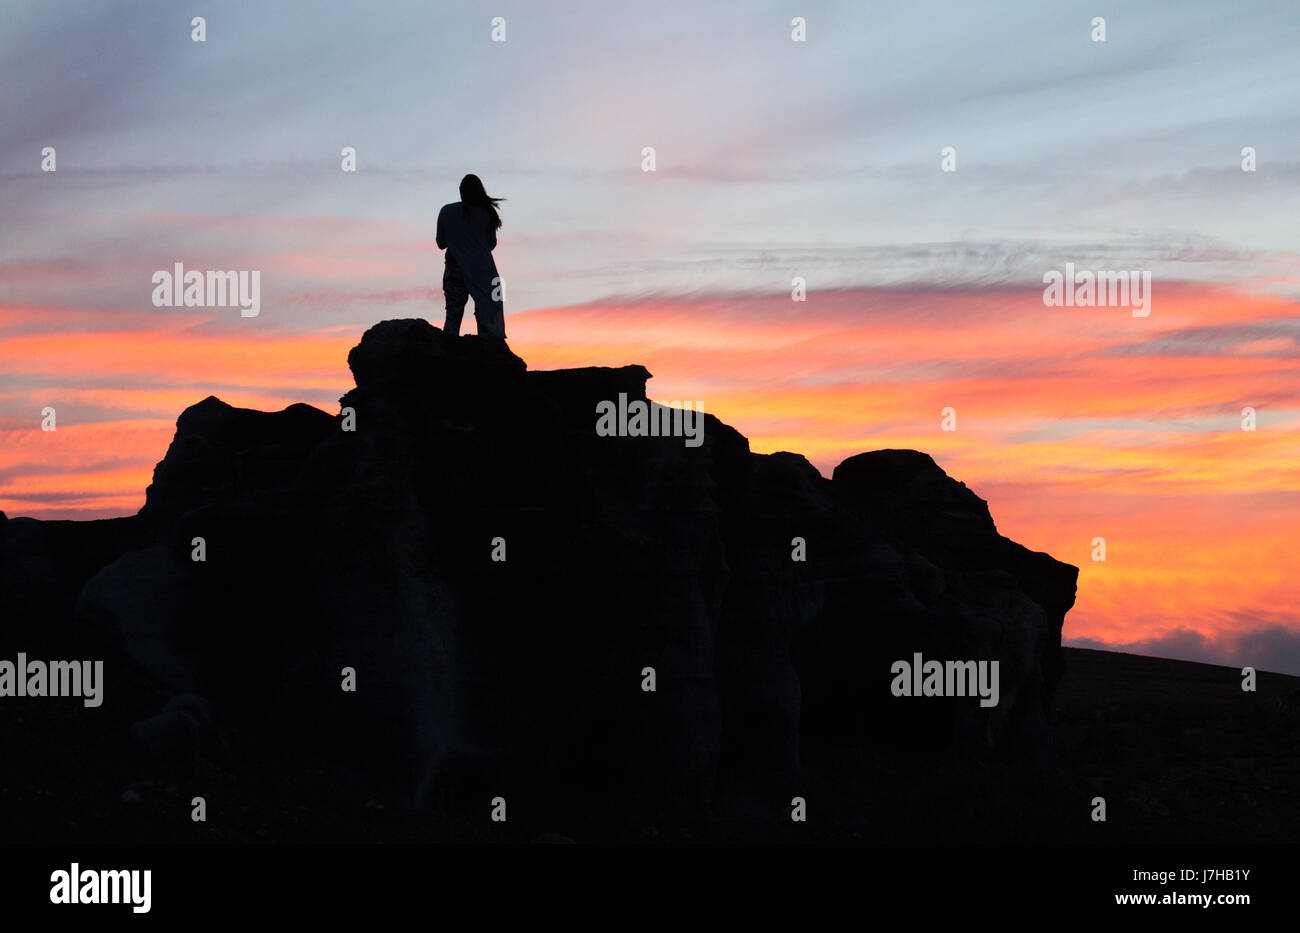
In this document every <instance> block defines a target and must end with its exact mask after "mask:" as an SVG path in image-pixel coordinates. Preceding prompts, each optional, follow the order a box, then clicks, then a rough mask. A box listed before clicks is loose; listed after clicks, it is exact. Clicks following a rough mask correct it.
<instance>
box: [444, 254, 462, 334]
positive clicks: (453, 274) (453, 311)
mask: <svg viewBox="0 0 1300 933" xmlns="http://www.w3.org/2000/svg"><path fill="white" fill-rule="evenodd" d="M442 294H443V297H444V298H446V300H447V320H446V322H445V323H444V324H443V325H442V331H443V333H445V334H448V335H450V336H452V337H459V336H460V319H461V318H462V317H463V316H464V314H465V302H466V301H468V300H469V290H468V289H467V288H466V287H465V280H464V279H463V278H461V275H460V270H458V269H455V268H453V267H451V266H450V265H449V266H448V267H447V270H446V271H445V272H444V273H443V274H442Z"/></svg>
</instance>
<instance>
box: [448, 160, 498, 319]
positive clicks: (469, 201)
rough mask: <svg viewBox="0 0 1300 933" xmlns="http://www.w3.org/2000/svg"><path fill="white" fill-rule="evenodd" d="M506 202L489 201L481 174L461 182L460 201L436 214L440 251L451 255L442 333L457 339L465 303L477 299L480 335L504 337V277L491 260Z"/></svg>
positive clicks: (463, 179) (476, 310)
mask: <svg viewBox="0 0 1300 933" xmlns="http://www.w3.org/2000/svg"><path fill="white" fill-rule="evenodd" d="M502 200H504V199H503V198H492V197H488V193H487V192H486V191H484V190H483V182H481V181H479V177H478V176H477V175H466V176H465V177H464V178H462V179H461V180H460V200H459V201H456V202H454V203H452V204H444V205H443V208H442V210H440V211H439V212H438V249H445V250H446V251H447V268H446V270H445V271H444V272H443V274H442V292H443V295H445V296H446V299H447V321H446V323H445V324H444V325H443V328H442V329H443V330H444V331H445V332H446V333H448V334H451V335H452V336H453V337H456V336H458V335H459V334H460V319H461V317H462V316H463V315H464V313H465V301H466V299H467V298H469V297H470V296H473V298H474V318H475V319H476V320H477V321H478V332H479V336H480V337H500V338H501V339H503V340H504V339H505V336H506V318H505V308H504V306H503V305H502V302H501V294H502V289H501V279H500V277H499V276H498V275H497V264H496V261H495V260H494V259H493V258H492V250H494V249H496V245H497V230H498V229H500V227H501V215H500V214H498V213H497V205H498V204H500V203H501V201H502Z"/></svg>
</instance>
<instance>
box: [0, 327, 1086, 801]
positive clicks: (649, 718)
mask: <svg viewBox="0 0 1300 933" xmlns="http://www.w3.org/2000/svg"><path fill="white" fill-rule="evenodd" d="M348 363H349V366H350V367H351V369H352V372H353V374H354V377H355V380H356V388H354V389H353V390H351V391H350V392H348V393H347V394H346V395H345V396H344V397H343V398H342V399H341V406H340V413H339V414H338V415H330V414H327V413H325V412H321V411H319V410H316V409H313V408H311V407H309V406H306V405H293V406H290V407H289V408H287V409H285V410H284V411H281V412H276V413H265V412H253V411H247V410H243V409H236V408H232V407H230V406H228V405H226V404H225V403H223V402H221V401H219V400H218V399H215V398H211V397H210V398H207V399H205V400H203V401H202V402H200V403H198V404H197V405H194V406H192V407H191V408H189V409H187V410H186V411H185V412H184V413H183V414H182V415H181V416H180V418H179V419H178V422H177V431H176V435H175V438H174V440H173V442H172V444H171V447H170V448H169V450H168V452H167V455H166V456H165V458H164V459H163V460H162V462H160V463H159V464H158V467H157V469H156V470H155V473H154V481H153V484H152V485H151V486H150V487H149V490H148V493H147V499H146V505H145V507H144V508H143V509H142V510H141V512H140V514H139V515H138V516H137V517H135V518H134V519H131V520H130V521H131V522H132V525H131V529H132V530H131V532H130V534H129V535H128V534H126V533H125V532H124V533H123V534H122V535H121V536H120V539H119V541H120V546H119V547H118V548H117V549H116V551H115V552H113V549H112V548H106V547H105V545H104V543H103V542H102V541H99V542H98V543H96V544H95V545H94V546H93V547H91V546H89V545H85V546H80V547H81V550H82V552H83V553H84V554H87V555H88V554H91V553H93V554H94V555H95V559H93V560H90V561H87V560H86V559H85V558H84V557H83V558H82V559H81V563H80V564H77V566H79V567H81V568H82V571H81V572H82V573H83V576H82V578H81V579H82V581H84V586H79V589H80V593H79V597H78V599H77V604H76V613H75V616H76V624H77V625H78V626H80V627H81V629H83V630H85V631H94V632H97V633H99V634H100V635H101V636H103V637H104V638H105V639H108V640H110V641H111V640H112V639H117V640H119V642H120V645H121V650H123V651H124V652H126V653H127V654H129V655H130V657H131V658H132V659H133V660H134V662H135V663H137V664H139V665H142V666H143V667H144V668H146V669H147V670H149V671H150V672H151V673H152V674H153V675H154V676H155V677H157V678H158V679H160V680H162V681H164V682H166V683H167V684H168V685H169V686H170V688H171V689H172V690H174V691H175V692H176V693H181V694H195V695H199V696H201V697H202V698H205V699H204V700H203V702H204V703H207V702H209V701H210V702H211V703H212V704H213V708H217V709H222V710H228V711H231V715H235V716H242V717H243V718H244V719H245V721H255V722H256V723H257V727H258V728H263V729H267V730H283V731H284V732H285V733H286V734H289V733H291V734H293V735H294V736H295V737H296V739H297V740H300V741H306V742H312V743H316V744H319V745H322V746H328V747H330V748H332V749H334V750H336V751H338V752H339V753H340V754H342V755H344V756H345V757H347V758H348V759H349V760H351V761H353V762H355V763H356V764H357V765H358V766H361V767H365V768H369V769H373V770H374V771H375V772H376V773H380V774H383V775H386V776H388V777H390V778H393V779H395V780H397V781H399V782H401V783H402V784H403V785H404V786H407V787H409V789H410V790H411V792H412V794H414V795H416V797H417V799H419V800H420V801H421V802H435V801H439V800H446V799H449V798H454V797H456V796H457V795H460V794H464V793H471V792H472V793H474V794H481V793H483V792H484V791H485V790H490V791H491V793H492V794H507V793H514V794H516V795H523V796H524V797H525V798H531V799H547V800H556V799H559V798H561V797H564V798H566V799H573V800H579V801H589V800H591V799H593V798H592V796H591V795H603V794H608V793H610V792H617V793H621V794H626V795H631V796H633V797H635V798H637V799H640V800H643V801H645V802H646V803H645V806H646V807H649V808H650V809H652V810H653V811H654V812H656V813H663V812H665V811H667V810H674V809H676V808H686V809H698V808H700V807H706V806H707V805H708V801H709V796H710V793H711V789H712V788H713V787H714V784H715V781H716V780H717V778H718V776H719V774H742V773H757V772H775V773H794V772H797V771H798V769H799V768H800V765H801V743H802V742H804V741H806V740H808V739H809V738H815V739H816V740H817V741H819V742H829V743H839V744H846V745H881V746H886V745H888V746H905V747H909V748H914V749H918V750H922V751H926V752H934V753H944V754H957V755H977V756H981V755H993V754H1006V755H1012V756H1017V757H1030V758H1033V757H1041V756H1043V755H1044V754H1046V751H1047V750H1046V748H1045V745H1044V729H1043V724H1044V722H1045V717H1046V714H1047V710H1048V708H1049V701H1050V698H1051V694H1052V690H1053V689H1054V687H1055V684H1056V682H1057V680H1058V679H1059V677H1060V673H1061V664H1060V633H1061V625H1062V622H1063V619H1064V615H1065V612H1066V611H1067V610H1068V609H1069V608H1070V606H1071V605H1072V604H1073V600H1074V589H1075V579H1076V574H1077V571H1076V570H1075V568H1073V567H1069V566H1068V565H1065V564H1062V563H1059V562H1057V561H1055V560H1053V559H1052V558H1051V557H1049V556H1048V555H1045V554H1036V553H1033V552H1030V551H1028V550H1026V549H1025V548H1023V547H1020V546H1019V545H1017V544H1015V543H1014V542H1011V541H1009V540H1007V539H1006V538H1003V537H1002V536H1001V535H999V534H998V532H997V529H996V527H995V526H994V523H993V521H992V519H991V517H990V515H989V511H988V507H987V505H986V504H985V503H984V502H983V501H982V500H980V499H979V498H978V497H977V496H976V495H975V494H974V493H973V492H971V491H970V490H969V489H967V488H966V487H965V486H964V485H962V484H961V483H958V482H955V481H954V480H952V479H950V478H949V477H948V476H947V475H946V474H944V472H943V471H942V470H941V469H940V468H939V467H938V466H937V465H936V464H935V462H934V461H933V460H932V459H931V458H930V457H928V456H926V455H925V454H921V453H917V452H915V451H888V450H887V451H876V452H873V453H867V454H861V455H859V456H856V457H852V458H850V459H848V460H846V461H845V462H844V463H842V464H841V465H840V466H839V467H838V468H837V469H836V470H835V472H834V475H833V477H832V478H831V479H826V478H824V477H822V476H821V475H820V474H819V473H818V472H817V470H816V469H814V468H813V467H812V466H811V464H809V463H808V461H807V460H805V459H804V458H803V457H800V456H798V455H796V454H791V453H778V454H770V455H757V454H753V453H751V452H750V450H749V444H748V441H747V440H746V439H745V438H744V437H743V436H742V435H740V434H739V433H738V432H736V431H735V430H734V429H732V428H730V427H728V426H726V425H725V424H723V423H722V422H720V421H718V420H717V419H716V418H713V417H712V416H707V417H706V419H705V423H704V430H703V443H702V444H701V445H700V446H698V447H692V446H688V445H687V444H685V443H684V442H683V438H681V437H673V436H667V437H663V436H654V437H635V436H633V437H602V436H598V435H597V433H596V431H595V430H594V426H595V422H596V405H597V403H598V402H601V401H603V400H611V401H613V400H617V399H618V397H619V395H620V394H623V395H625V396H626V397H627V399H628V400H630V401H636V400H645V399H646V380H647V379H648V378H649V375H650V374H649V373H648V372H647V371H646V370H645V369H644V368H642V367H639V366H626V367H621V368H591V369H577V370H561V371H551V372H530V371H528V370H527V368H526V366H525V365H524V363H523V361H522V360H520V359H519V358H518V357H516V356H515V355H514V354H513V353H511V352H510V350H509V349H508V348H507V347H506V346H505V345H504V344H503V343H499V342H498V343H493V342H491V341H482V340H480V339H479V338H477V337H472V336H466V337H461V338H455V339H449V338H447V337H446V336H445V335H444V334H442V332H441V331H439V330H438V329H437V328H435V327H433V326H431V325H430V324H428V323H427V322H425V321H421V320H403V321H385V322H383V323H381V324H377V325H375V326H374V327H372V328H370V330H368V331H367V332H366V333H365V335H364V336H363V338H362V340H361V342H360V343H359V344H358V345H357V346H356V347H355V348H354V349H353V350H352V352H351V353H350V354H349V357H348ZM20 521H21V520H11V521H8V522H5V523H3V524H0V548H3V549H4V551H3V553H4V554H5V555H6V566H7V565H8V561H9V560H12V559H14V558H13V555H15V554H19V555H20V557H19V559H21V560H23V561H27V562H28V563H29V564H31V567H32V568H34V569H33V570H32V572H33V573H36V574H37V575H38V576H42V578H45V577H50V578H54V577H58V576H59V573H60V571H59V569H58V567H59V566H63V567H65V570H64V571H63V572H64V573H65V576H66V574H67V573H68V572H72V571H70V570H68V569H67V568H68V567H71V564H70V563H69V562H68V561H67V560H65V559H63V558H61V557H59V554H60V548H59V547H52V546H51V545H50V544H49V543H48V541H45V542H43V543H42V541H43V539H42V536H41V532H40V531H39V530H37V529H36V526H37V525H40V524H41V523H34V524H29V525H26V526H24V527H20V528H17V529H15V527H14V526H16V525H18V524H19V522H20ZM45 524H56V523H45ZM69 524H75V523H69ZM89 524H99V523H89ZM100 537H101V538H102V537H103V535H102V534H101V535H100ZM198 539H202V540H201V544H199V543H198ZM196 548H201V550H200V551H196ZM68 549H69V548H68V547H67V546H65V547H64V548H63V550H64V551H65V552H66V551H67V550H68ZM73 549H74V550H75V548H73ZM196 556H201V557H202V558H203V559H201V560H197V559H195V558H196ZM796 556H798V557H800V558H802V559H795V558H796ZM72 563H73V564H75V563H76V562H75V561H73V562H72ZM89 564H93V565H94V566H88V565H89ZM2 572H4V573H5V574H7V576H6V577H5V578H4V579H6V580H7V581H10V585H12V581H13V579H14V577H13V573H12V571H11V570H10V569H6V570H4V571H2ZM64 585H67V584H66V582H65V584H64ZM915 652H921V653H922V654H923V655H924V656H925V657H927V658H938V659H971V660H997V661H998V662H999V664H1000V672H1001V674H1000V679H1001V683H1000V700H999V703H998V705H997V706H996V707H994V708H991V709H985V708H982V707H980V706H979V705H978V703H977V702H976V701H975V700H974V699H972V698H964V699H938V698H897V697H894V696H892V694H891V692H890V682H891V679H892V677H891V673H890V664H891V663H892V662H893V661H894V660H897V659H901V658H908V659H910V658H911V657H912V656H913V654H914V653H915ZM349 672H350V673H349ZM349 676H350V677H351V678H352V681H353V683H354V685H355V690H346V689H344V681H345V679H347V678H348V677H349ZM651 677H653V681H654V689H653V691H650V690H647V689H645V688H646V686H647V685H648V683H649V680H650V678H651ZM195 702H198V701H197V700H196V701H195ZM204 708H205V709H206V708H207V707H204ZM153 713H156V710H148V711H142V712H141V719H142V721H144V722H145V723H146V724H145V725H142V726H141V727H140V729H138V730H137V732H138V733H139V734H140V735H143V736H145V737H147V738H149V740H150V742H151V743H152V745H153V746H158V749H180V751H177V752H175V754H178V755H186V754H189V749H190V748H191V745H192V744H193V743H192V742H191V740H190V733H191V732H193V731H194V729H193V728H192V726H193V724H192V723H190V721H189V720H188V719H186V718H184V716H182V715H181V713H180V712H176V711H174V710H173V711H165V713H164V714H160V715H161V717H162V718H159V717H158V716H154V717H153V718H152V719H148V718H146V717H148V716H150V714H153ZM205 728H207V726H206V725H205ZM187 730H188V731H187ZM158 749H155V752H157V753H159V754H161V753H162V752H159V751H158Z"/></svg>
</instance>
